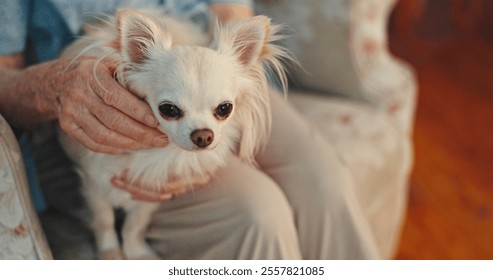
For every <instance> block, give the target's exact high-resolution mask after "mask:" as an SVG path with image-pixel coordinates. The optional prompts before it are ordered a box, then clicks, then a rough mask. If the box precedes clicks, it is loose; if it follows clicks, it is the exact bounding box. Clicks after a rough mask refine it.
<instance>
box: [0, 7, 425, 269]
mask: <svg viewBox="0 0 493 280" xmlns="http://www.w3.org/2000/svg"><path fill="white" fill-rule="evenodd" d="M395 2H396V0H314V1H294V0H261V1H260V0H259V1H256V8H257V13H258V14H265V15H268V16H270V17H272V18H273V21H274V22H277V23H285V24H286V25H287V26H289V28H290V29H292V30H293V31H294V32H293V33H294V35H292V36H291V37H290V39H288V42H287V47H288V48H289V49H290V50H291V51H292V52H293V53H294V55H295V56H296V58H297V59H298V60H299V62H300V63H301V65H302V66H303V68H304V69H299V68H297V69H293V70H292V71H291V72H292V76H293V78H294V80H295V83H294V84H295V85H296V86H297V88H296V89H291V90H290V92H289V96H288V98H289V99H290V100H291V102H292V104H293V105H294V106H295V107H297V108H308V107H309V108H310V110H300V111H301V113H302V114H303V115H304V116H305V117H306V118H307V119H308V120H309V122H310V123H311V124H312V125H313V126H314V127H316V128H317V129H319V130H320V131H321V132H322V134H323V135H325V137H326V139H327V141H330V142H331V143H332V144H333V145H334V146H335V147H336V149H337V150H338V153H339V156H340V159H341V161H343V162H344V164H346V165H347V166H348V167H349V169H350V171H351V174H352V176H353V179H354V182H355V185H356V194H357V199H358V203H360V204H361V207H362V208H363V209H364V213H365V215H366V219H367V221H368V224H369V225H370V228H371V230H372V232H373V234H374V236H375V239H376V240H377V245H378V249H379V251H380V256H381V258H391V257H392V256H393V253H394V250H395V248H396V245H397V243H398V240H399V235H400V228H401V225H402V222H403V216H404V212H405V209H406V201H407V182H408V177H409V173H410V169H411V166H412V145H411V132H412V121H413V113H414V107H415V99H416V88H417V87H416V83H415V79H414V74H413V72H412V70H411V69H410V68H409V67H408V66H407V65H406V64H404V63H403V62H401V61H399V60H397V59H396V58H394V57H393V56H392V55H391V54H390V53H389V51H388V48H387V31H386V28H387V23H388V19H389V14H390V12H391V10H392V8H393V6H394V4H395ZM68 234H70V233H68ZM74 234H75V233H74ZM81 242H82V241H81ZM89 243H90V242H89ZM89 243H88V244H87V245H84V244H81V245H80V246H78V248H81V247H83V246H91V244H89ZM52 250H53V247H51V248H50V246H49V245H48V242H47V241H46V238H45V234H44V232H43V229H42V227H41V226H40V222H39V219H38V214H37V213H36V212H35V211H34V208H33V206H32V202H31V198H30V194H29V189H28V186H27V180H26V174H25V170H24V165H23V161H22V155H21V153H20V151H19V146H18V143H17V140H16V138H15V137H14V135H13V133H12V131H11V129H10V127H9V125H8V124H7V123H6V121H5V120H4V119H3V118H2V117H1V116H0V259H50V258H52ZM57 250H59V251H60V250H62V251H63V252H64V253H63V254H62V255H63V257H64V258H86V257H89V256H87V255H84V256H81V255H80V254H81V253H80V250H79V251H77V252H75V251H74V250H75V249H74V248H73V247H69V246H67V247H66V248H63V249H60V248H57ZM89 251H90V250H89ZM55 255H56V254H55Z"/></svg>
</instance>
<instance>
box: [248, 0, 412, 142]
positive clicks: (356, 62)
mask: <svg viewBox="0 0 493 280" xmlns="http://www.w3.org/2000/svg"><path fill="white" fill-rule="evenodd" d="M395 2H396V0H314V1H289V0H258V1H256V9H257V13H259V14H265V15H268V16H270V17H272V18H273V20H274V21H275V22H277V23H283V24H286V25H287V26H288V27H289V29H291V30H294V33H295V34H294V36H291V38H289V39H288V40H287V42H286V46H287V47H288V48H289V49H290V50H291V51H292V52H293V54H294V55H295V56H296V58H297V59H298V60H299V62H300V63H301V65H302V66H303V68H304V69H305V70H302V69H293V70H292V71H291V72H292V73H293V74H294V78H295V81H296V84H299V85H301V86H302V87H303V88H305V89H312V90H316V91H320V92H322V93H331V94H338V95H343V96H345V97H349V98H352V99H356V100H357V101H360V102H364V103H368V104H369V105H371V106H373V107H374V108H376V109H377V110H382V111H384V112H385V113H387V114H388V115H389V116H390V118H389V119H390V120H391V121H392V122H394V123H395V124H396V126H397V127H399V129H401V130H402V131H403V132H404V133H408V132H410V130H411V125H412V120H413V117H414V107H415V99H416V88H417V87H416V81H415V77H414V73H413V71H412V69H411V68H410V67H409V66H408V65H407V64H405V63H403V62H402V61H400V60H398V59H397V58H395V57H393V56H392V55H391V54H390V52H389V50H388V46H387V23H388V20H389V16H390V12H391V10H392V8H393V7H394V4H395Z"/></svg>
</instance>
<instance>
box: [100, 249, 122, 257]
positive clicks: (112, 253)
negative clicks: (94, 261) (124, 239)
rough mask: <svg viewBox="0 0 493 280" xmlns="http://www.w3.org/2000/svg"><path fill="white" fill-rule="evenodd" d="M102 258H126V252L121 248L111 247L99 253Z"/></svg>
mask: <svg viewBox="0 0 493 280" xmlns="http://www.w3.org/2000/svg"><path fill="white" fill-rule="evenodd" d="M98 257H99V259H100V260H125V259H126V258H125V254H123V251H122V250H121V249H109V250H105V251H103V252H100V253H99V256H98Z"/></svg>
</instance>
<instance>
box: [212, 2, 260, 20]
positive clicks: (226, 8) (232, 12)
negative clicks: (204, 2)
mask: <svg viewBox="0 0 493 280" xmlns="http://www.w3.org/2000/svg"><path fill="white" fill-rule="evenodd" d="M211 11H212V14H213V15H214V18H216V19H218V20H219V21H220V22H228V21H233V20H241V19H246V18H249V17H252V16H253V15H254V11H253V9H252V8H251V7H249V6H245V5H238V4H211Z"/></svg>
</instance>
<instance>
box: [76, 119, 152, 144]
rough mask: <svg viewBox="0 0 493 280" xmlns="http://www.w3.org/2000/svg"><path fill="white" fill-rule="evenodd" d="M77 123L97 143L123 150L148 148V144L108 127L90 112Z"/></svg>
mask: <svg viewBox="0 0 493 280" xmlns="http://www.w3.org/2000/svg"><path fill="white" fill-rule="evenodd" d="M79 125H80V127H81V128H82V129H83V130H84V131H85V132H86V134H87V135H88V136H89V137H90V138H92V139H93V140H94V142H96V143H98V144H101V145H105V146H113V147H115V148H119V149H124V150H137V149H143V148H148V146H146V145H144V144H142V143H140V142H138V141H135V140H133V139H131V138H129V137H127V136H125V135H122V134H119V133H118V132H116V131H113V130H111V129H108V128H107V127H106V126H105V125H104V124H102V123H101V122H100V121H99V120H98V119H97V118H96V117H95V116H94V115H92V114H91V113H88V114H87V115H86V116H85V117H83V118H80V119H79Z"/></svg>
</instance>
